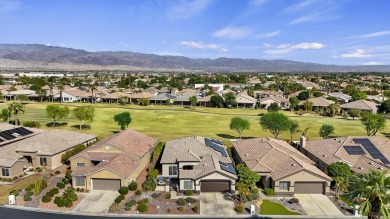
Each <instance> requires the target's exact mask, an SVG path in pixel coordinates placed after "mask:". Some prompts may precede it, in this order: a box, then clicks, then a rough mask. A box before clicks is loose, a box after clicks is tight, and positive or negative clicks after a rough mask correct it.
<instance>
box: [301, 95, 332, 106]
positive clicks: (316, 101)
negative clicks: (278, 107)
mask: <svg viewBox="0 0 390 219" xmlns="http://www.w3.org/2000/svg"><path fill="white" fill-rule="evenodd" d="M306 101H309V102H312V103H313V107H318V108H323V107H328V106H329V105H330V104H334V103H335V102H334V101H333V100H328V99H326V98H323V97H315V98H310V99H307V100H305V101H301V102H299V105H300V106H302V105H303V104H304V103H305V102H306Z"/></svg>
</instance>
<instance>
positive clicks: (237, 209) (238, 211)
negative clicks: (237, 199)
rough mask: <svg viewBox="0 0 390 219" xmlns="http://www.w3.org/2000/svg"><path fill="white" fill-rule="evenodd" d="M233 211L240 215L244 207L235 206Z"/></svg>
mask: <svg viewBox="0 0 390 219" xmlns="http://www.w3.org/2000/svg"><path fill="white" fill-rule="evenodd" d="M234 210H235V211H236V212H237V213H239V214H242V213H243V212H244V206H243V205H237V206H236V207H234Z"/></svg>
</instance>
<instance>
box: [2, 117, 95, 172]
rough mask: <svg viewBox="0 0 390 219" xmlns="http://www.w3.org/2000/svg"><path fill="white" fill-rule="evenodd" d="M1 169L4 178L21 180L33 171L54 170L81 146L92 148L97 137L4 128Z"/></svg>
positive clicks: (63, 131)
mask: <svg viewBox="0 0 390 219" xmlns="http://www.w3.org/2000/svg"><path fill="white" fill-rule="evenodd" d="M0 129H1V130H2V131H1V132H0V145H1V147H0V168H1V169H2V175H1V176H2V177H10V178H12V177H14V176H19V175H22V174H23V173H24V171H28V170H29V169H30V168H31V167H32V168H36V167H44V168H46V169H47V170H54V169H56V168H58V167H60V166H61V165H62V163H61V156H62V154H64V153H65V152H66V151H68V150H70V149H72V148H74V147H75V146H77V145H80V144H85V145H87V144H91V143H92V142H94V141H95V140H96V136H94V135H89V134H84V133H78V132H72V131H66V130H58V129H54V130H50V131H44V130H40V129H33V128H25V127H19V126H14V125H9V124H0Z"/></svg>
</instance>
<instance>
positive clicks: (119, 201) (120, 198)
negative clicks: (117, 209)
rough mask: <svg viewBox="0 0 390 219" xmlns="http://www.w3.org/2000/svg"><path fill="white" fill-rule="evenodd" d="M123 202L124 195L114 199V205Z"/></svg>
mask: <svg viewBox="0 0 390 219" xmlns="http://www.w3.org/2000/svg"><path fill="white" fill-rule="evenodd" d="M123 200H125V196H124V195H119V196H118V197H117V198H116V199H115V202H116V203H121V201H123Z"/></svg>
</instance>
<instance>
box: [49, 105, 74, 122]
mask: <svg viewBox="0 0 390 219" xmlns="http://www.w3.org/2000/svg"><path fill="white" fill-rule="evenodd" d="M69 113H70V109H69V107H68V106H59V105H55V104H49V105H47V106H46V116H47V118H50V119H52V120H53V127H54V126H55V125H56V124H57V121H58V120H61V119H65V118H67V117H68V115H69Z"/></svg>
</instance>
